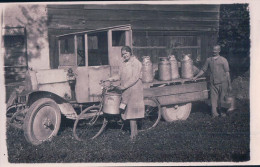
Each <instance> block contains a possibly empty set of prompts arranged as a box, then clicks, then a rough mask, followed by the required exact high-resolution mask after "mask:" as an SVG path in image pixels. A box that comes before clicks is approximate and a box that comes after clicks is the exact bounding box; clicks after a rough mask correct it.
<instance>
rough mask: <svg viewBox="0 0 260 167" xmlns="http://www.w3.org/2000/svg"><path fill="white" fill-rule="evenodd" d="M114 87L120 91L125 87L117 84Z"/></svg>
mask: <svg viewBox="0 0 260 167" xmlns="http://www.w3.org/2000/svg"><path fill="white" fill-rule="evenodd" d="M116 89H118V90H121V91H122V90H124V89H125V88H124V87H123V86H122V85H119V86H117V87H116Z"/></svg>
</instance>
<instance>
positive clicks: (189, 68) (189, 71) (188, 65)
mask: <svg viewBox="0 0 260 167" xmlns="http://www.w3.org/2000/svg"><path fill="white" fill-rule="evenodd" d="M189 56H190V54H188V55H184V57H183V59H182V61H181V77H182V78H192V77H193V61H192V59H191V58H190V57H189Z"/></svg>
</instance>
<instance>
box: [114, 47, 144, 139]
mask: <svg viewBox="0 0 260 167" xmlns="http://www.w3.org/2000/svg"><path fill="white" fill-rule="evenodd" d="M121 55H122V63H121V65H120V71H119V72H120V74H119V75H118V76H113V77H111V78H109V80H110V81H117V80H120V85H119V86H118V87H117V88H118V89H119V90H122V91H123V93H122V100H121V104H120V110H124V113H123V114H122V118H123V119H126V120H130V128H131V139H134V138H135V137H136V135H137V134H138V130H137V123H136V119H139V118H144V101H143V84H142V81H141V78H142V72H141V71H142V64H141V62H140V61H139V60H138V59H137V58H136V57H135V56H134V55H133V54H132V50H131V48H130V47H129V46H123V47H122V49H121Z"/></svg>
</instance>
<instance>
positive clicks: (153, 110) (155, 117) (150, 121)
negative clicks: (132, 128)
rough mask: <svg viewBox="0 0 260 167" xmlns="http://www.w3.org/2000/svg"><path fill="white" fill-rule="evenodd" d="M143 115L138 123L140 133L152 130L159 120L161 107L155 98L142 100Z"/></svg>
mask: <svg viewBox="0 0 260 167" xmlns="http://www.w3.org/2000/svg"><path fill="white" fill-rule="evenodd" d="M144 104H145V115H144V119H142V120H141V121H140V123H139V126H140V127H139V128H140V131H145V130H149V129H151V128H154V127H155V126H156V125H157V124H158V123H159V121H160V119H161V115H162V114H161V106H160V103H159V102H158V100H156V99H155V98H149V97H145V98H144Z"/></svg>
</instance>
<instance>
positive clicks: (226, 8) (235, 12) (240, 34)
mask: <svg viewBox="0 0 260 167" xmlns="http://www.w3.org/2000/svg"><path fill="white" fill-rule="evenodd" d="M249 23H250V20H249V7H248V4H225V5H221V6H220V23H219V41H218V42H219V44H220V45H221V47H222V51H221V54H222V55H223V56H224V57H226V58H227V59H228V61H229V65H230V69H231V73H233V75H234V76H236V75H240V74H241V73H244V72H245V71H247V70H248V69H249V66H250V58H249V57H250V39H249V34H250V24H249Z"/></svg>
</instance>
